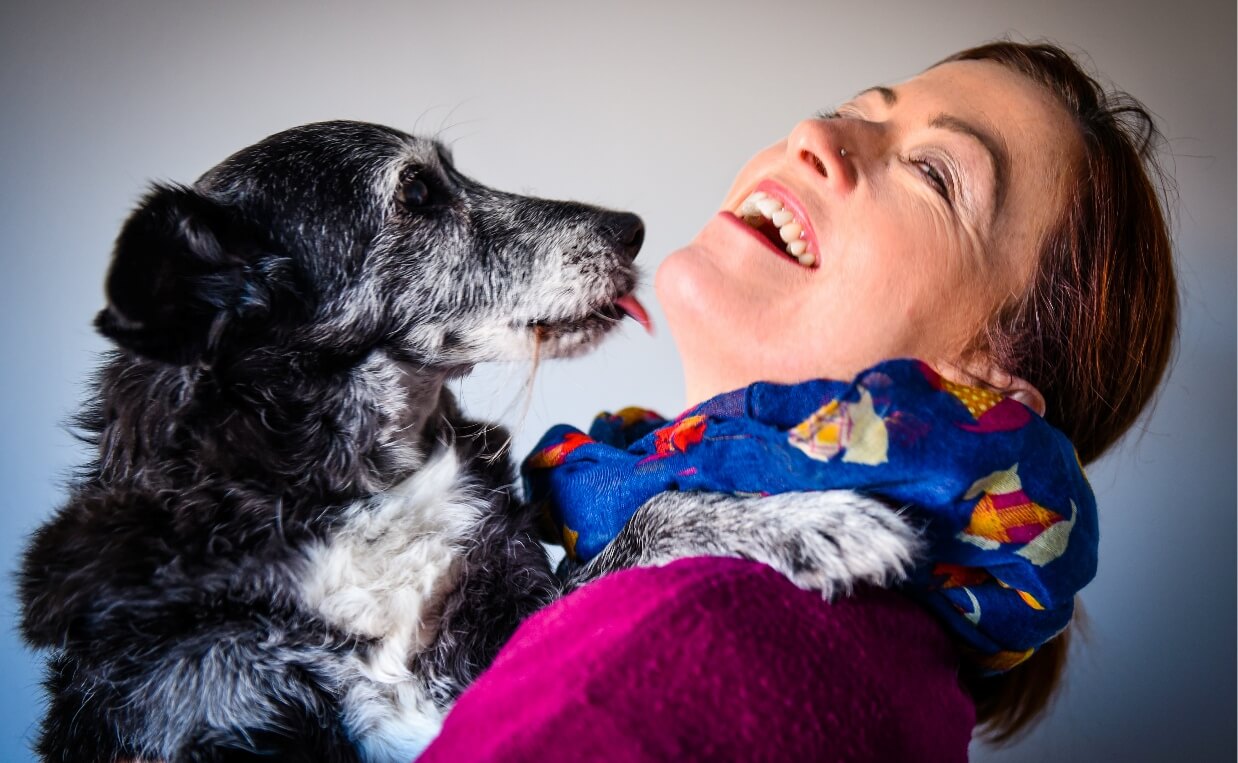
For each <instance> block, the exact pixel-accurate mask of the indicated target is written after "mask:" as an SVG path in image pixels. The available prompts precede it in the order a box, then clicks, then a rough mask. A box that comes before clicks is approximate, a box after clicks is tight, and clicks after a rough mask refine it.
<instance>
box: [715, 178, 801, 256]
mask: <svg viewBox="0 0 1238 763" xmlns="http://www.w3.org/2000/svg"><path fill="white" fill-rule="evenodd" d="M734 214H735V216H736V217H737V218H739V219H740V220H743V221H744V222H745V223H747V224H748V226H749V227H750V228H752V229H753V230H754V231H756V232H757V233H759V234H760V236H761V237H762V238H764V239H765V240H766V242H767V243H768V244H769V245H770V247H771V248H773V249H775V250H777V251H779V253H782V254H786V255H787V256H789V257H790V258H792V259H794V260H795V261H796V262H798V263H799V264H800V265H803V266H804V267H806V268H811V267H813V266H814V265H816V264H817V247H816V236H815V235H814V234H813V230H812V226H811V225H809V224H808V222H807V216H806V215H804V214H803V212H802V211H801V210H800V205H799V204H798V203H797V202H796V201H795V200H794V198H793V197H792V196H791V195H790V194H789V193H787V191H786V189H784V188H782V187H781V186H779V185H777V184H776V183H773V182H771V181H768V180H766V181H763V182H762V183H760V184H759V185H758V186H757V187H756V189H755V190H754V191H753V192H752V193H751V194H749V195H748V197H747V198H746V199H744V200H743V202H741V203H740V205H739V208H738V209H736V210H735V213H734Z"/></svg>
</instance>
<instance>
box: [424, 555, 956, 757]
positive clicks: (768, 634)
mask: <svg viewBox="0 0 1238 763" xmlns="http://www.w3.org/2000/svg"><path fill="white" fill-rule="evenodd" d="M957 676H958V657H957V655H956V654H955V651H954V648H953V647H952V646H951V644H950V641H949V639H948V637H947V636H946V634H945V632H944V631H943V630H942V629H941V628H940V627H939V626H938V625H937V623H936V622H935V621H934V620H933V619H932V617H931V616H930V615H929V614H927V613H926V612H924V611H923V610H921V609H920V607H919V606H918V605H916V604H915V603H914V602H912V601H911V600H910V599H908V598H906V597H903V596H901V595H900V594H898V593H895V592H892V591H888V590H882V589H876V588H864V589H861V590H857V591H856V592H855V593H854V595H852V596H850V597H845V598H841V599H839V600H837V601H834V602H827V601H824V600H822V599H821V597H820V596H819V595H818V594H816V593H812V592H809V591H803V590H800V589H799V588H796V587H795V586H793V585H791V584H790V583H789V582H788V581H787V580H786V579H785V578H783V577H782V576H781V575H779V574H778V573H776V572H774V571H773V570H772V569H770V568H769V567H766V566H765V565H761V564H756V563H753V562H747V561H743V560H736V559H722V558H698V559H686V560H681V561H679V562H675V563H673V564H670V565H667V566H665V567H659V568H647V569H634V570H625V571H623V572H620V573H617V574H614V575H611V576H608V577H606V578H603V579H601V580H599V581H596V582H595V583H593V584H591V585H589V586H587V587H585V588H583V589H581V590H579V591H577V592H576V593H574V594H573V595H571V596H569V597H567V598H565V599H563V600H561V601H559V602H557V603H555V604H554V605H552V606H551V607H548V608H547V609H546V610H543V611H542V612H541V613H539V614H538V615H537V616H535V617H533V618H531V619H530V620H529V621H528V622H526V623H525V624H524V625H523V626H522V627H521V629H520V630H519V631H518V632H517V634H516V635H515V637H513V639H512V641H511V642H510V643H509V644H508V645H507V647H505V648H504V650H503V652H502V653H501V654H500V655H499V658H498V659H497V660H496V661H495V663H494V665H493V666H492V668H491V669H490V670H489V671H488V672H487V673H486V674H484V675H483V676H482V677H481V679H479V680H478V682H477V684H476V685H475V686H474V687H473V688H472V689H470V690H469V691H468V692H466V693H465V695H464V696H463V697H462V699H461V701H460V703H459V706H458V707H457V709H456V710H455V711H453V713H452V714H451V715H450V716H449V717H448V720H447V724H446V726H445V728H444V735H443V737H442V738H440V740H439V742H437V743H436V744H435V745H434V746H432V747H431V748H430V753H431V754H430V759H431V760H433V759H435V758H434V754H441V755H442V757H443V759H447V758H449V757H450V755H449V754H448V752H449V751H450V752H451V753H452V754H459V753H461V752H462V750H460V749H457V748H456V747H455V745H458V744H459V743H461V742H464V741H465V740H469V741H468V744H469V746H470V758H469V759H482V760H484V759H490V755H491V754H492V755H493V759H500V758H501V759H504V760H522V759H525V757H527V758H528V759H529V760H533V759H537V760H557V759H560V758H562V759H568V758H571V759H580V758H588V757H593V756H597V757H601V758H604V759H609V760H655V759H668V758H678V759H688V760H704V759H750V760H759V759H789V758H805V759H813V760H894V759H901V760H965V759H966V755H967V744H968V741H969V740H970V736H971V730H972V727H973V725H974V720H975V714H974V708H973V706H972V704H971V701H970V700H969V699H968V697H967V695H966V694H965V693H964V692H963V690H962V689H961V687H960V686H959V683H958V678H957ZM495 719H501V720H497V721H496V720H495ZM474 726H476V728H472V727H474ZM537 729H541V731H542V732H543V733H546V734H548V735H549V736H547V737H541V736H540V735H539V734H537V733H534V732H535V730H537ZM483 732H484V733H483ZM565 734H566V736H564V735H565ZM479 737H481V738H485V737H488V741H482V742H481V743H482V744H483V745H494V747H493V748H492V753H483V754H481V755H480V756H479V755H478V754H477V753H479V752H480V751H479V750H477V749H476V748H475V745H476V744H477V743H478V740H479ZM569 740H570V741H569ZM560 744H563V745H567V747H565V748H563V749H560V748H559V747H558V745H560ZM556 752H559V753H562V755H557V754H556Z"/></svg>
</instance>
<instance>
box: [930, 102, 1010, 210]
mask: <svg viewBox="0 0 1238 763" xmlns="http://www.w3.org/2000/svg"><path fill="white" fill-rule="evenodd" d="M929 127H934V128H939V129H942V130H949V131H950V132H955V133H959V134H960V135H966V136H967V137H969V138H971V139H973V140H975V141H977V142H978V143H979V144H980V145H981V146H982V147H983V148H984V150H985V153H986V154H987V155H988V157H989V163H990V164H991V165H992V167H993V181H994V182H993V185H994V189H993V215H994V217H996V216H997V210H999V209H1001V206H1002V199H1004V198H1005V196H1006V177H1007V175H1009V174H1010V151H1009V150H1008V149H1007V148H1006V143H1005V141H1003V140H1002V139H1001V137H1000V136H995V135H994V134H993V133H991V132H988V131H987V130H982V129H981V128H979V127H976V126H975V125H973V124H971V123H970V122H965V121H964V120H962V119H959V118H958V117H954V116H951V115H949V114H938V115H937V116H935V117H933V119H932V120H930V121H929Z"/></svg>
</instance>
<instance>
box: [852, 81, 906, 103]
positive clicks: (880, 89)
mask: <svg viewBox="0 0 1238 763" xmlns="http://www.w3.org/2000/svg"><path fill="white" fill-rule="evenodd" d="M869 93H878V94H880V95H881V98H882V100H884V101H885V102H886V106H893V105H894V104H896V103H898V93H896V92H894V91H893V90H891V89H890V88H888V87H885V86H884V85H877V86H876V87H870V88H868V89H867V90H861V91H860V92H858V93H856V94H855V97H854V98H852V99H851V100H853V101H854V100H856V99H857V98H863V97H864V96H866V95H868V94H869Z"/></svg>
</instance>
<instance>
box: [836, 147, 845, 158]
mask: <svg viewBox="0 0 1238 763" xmlns="http://www.w3.org/2000/svg"><path fill="white" fill-rule="evenodd" d="M838 155H839V156H840V157H845V156H846V155H847V149H845V148H840V149H838Z"/></svg>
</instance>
